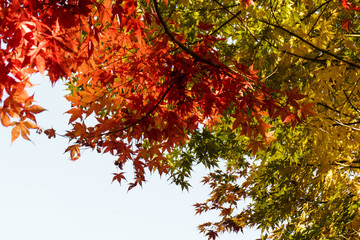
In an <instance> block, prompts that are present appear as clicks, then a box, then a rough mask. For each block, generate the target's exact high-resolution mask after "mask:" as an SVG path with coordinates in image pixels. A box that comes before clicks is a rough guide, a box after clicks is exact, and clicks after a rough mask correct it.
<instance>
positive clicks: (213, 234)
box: [205, 230, 219, 240]
mask: <svg viewBox="0 0 360 240" xmlns="http://www.w3.org/2000/svg"><path fill="white" fill-rule="evenodd" d="M205 236H207V237H208V239H209V240H215V239H216V238H217V237H218V236H219V235H218V233H217V232H215V231H213V230H209V231H207V233H206V234H205Z"/></svg>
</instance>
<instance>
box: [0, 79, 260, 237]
mask: <svg viewBox="0 0 360 240" xmlns="http://www.w3.org/2000/svg"><path fill="white" fill-rule="evenodd" d="M34 81H35V82H37V83H40V84H39V85H38V86H36V87H34V91H35V99H36V100H37V101H38V104H39V105H41V106H42V107H44V108H46V109H48V111H46V112H43V113H41V114H38V117H37V119H38V123H39V125H40V126H41V127H43V128H44V129H46V128H51V127H54V128H55V129H56V130H58V131H59V133H64V130H65V129H66V127H67V126H66V125H67V122H68V118H67V116H66V115H64V114H63V113H64V112H65V111H66V110H68V107H69V104H68V103H67V102H66V100H65V98H63V96H64V95H65V92H64V90H62V88H63V87H62V85H61V84H57V85H56V86H55V88H51V85H50V83H49V81H48V80H45V81H44V80H43V79H42V78H41V77H40V76H37V77H34ZM30 138H31V139H32V142H29V141H26V140H23V139H20V138H19V139H18V140H16V141H15V142H14V143H13V144H12V145H11V146H10V139H11V134H10V129H6V128H4V127H2V126H0V150H1V151H0V154H1V155H0V191H1V195H0V239H4V240H25V239H26V240H82V239H84V240H99V239H105V240H107V239H109V240H110V239H111V240H113V239H126V240H145V239H154V240H155V239H156V240H168V239H172V240H185V239H186V240H205V239H206V238H205V237H203V235H200V234H199V233H198V230H197V228H196V227H197V225H198V224H200V223H202V222H205V221H211V220H214V219H215V215H211V214H206V215H204V216H195V214H194V213H195V212H194V208H193V206H192V205H193V204H194V203H196V202H201V201H204V200H205V199H206V197H207V193H208V190H209V189H207V188H205V187H203V186H202V185H201V184H199V181H200V180H201V178H200V177H199V176H198V175H199V174H198V175H196V173H195V174H194V178H193V180H192V183H193V186H194V187H193V188H192V189H191V190H190V192H189V193H188V192H182V191H181V189H180V188H179V187H177V186H175V185H170V184H169V182H167V181H166V178H162V179H160V178H159V177H158V176H150V177H148V180H149V182H148V183H147V184H145V186H144V187H143V188H136V189H134V190H132V191H130V192H127V191H126V190H127V186H126V185H124V186H119V184H117V183H111V179H112V173H113V172H115V171H116V168H115V166H114V165H113V160H114V158H113V157H111V156H110V155H101V154H98V153H96V152H91V151H90V150H87V151H85V152H83V156H82V157H81V158H80V159H79V160H78V161H76V162H72V161H70V160H69V156H68V154H63V153H64V150H65V148H66V146H67V140H66V139H62V138H60V137H57V138H56V139H55V140H54V139H52V140H48V139H47V137H46V136H45V135H38V134H36V133H35V132H32V134H31V136H30ZM198 171H201V170H198ZM258 235H259V234H258V232H257V233H254V231H245V234H242V233H239V234H237V235H236V234H224V235H220V238H219V239H220V240H234V239H246V240H252V239H256V237H258Z"/></svg>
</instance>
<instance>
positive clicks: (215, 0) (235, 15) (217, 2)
mask: <svg viewBox="0 0 360 240" xmlns="http://www.w3.org/2000/svg"><path fill="white" fill-rule="evenodd" d="M213 1H214V2H215V3H216V4H218V5H219V6H221V7H222V8H223V9H224V10H225V11H227V12H228V13H230V14H231V15H233V17H235V18H236V19H238V20H239V21H240V22H241V23H242V24H243V25H244V27H245V28H246V30H248V32H249V33H250V35H251V36H252V37H253V38H254V39H255V40H256V41H257V40H258V39H257V38H256V37H255V35H254V34H253V33H252V32H251V30H250V29H249V28H248V26H247V25H246V24H245V23H244V21H243V20H242V19H241V18H239V17H238V16H237V14H234V13H233V12H231V11H230V10H229V9H228V8H227V7H226V6H224V5H223V4H221V3H220V2H219V1H217V0H213Z"/></svg>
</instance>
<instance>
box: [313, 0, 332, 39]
mask: <svg viewBox="0 0 360 240" xmlns="http://www.w3.org/2000/svg"><path fill="white" fill-rule="evenodd" d="M329 3H330V1H329V2H328V3H327V4H326V7H325V8H324V9H323V10H322V11H321V13H320V14H319V16H318V17H317V19H316V21H315V23H314V24H313V26H312V27H311V29H310V30H309V32H308V35H310V33H311V32H312V31H313V30H314V28H315V26H316V24H317V23H318V21H319V19H320V18H321V16H322V15H323V13H324V12H325V10H326V8H327V7H328V6H329Z"/></svg>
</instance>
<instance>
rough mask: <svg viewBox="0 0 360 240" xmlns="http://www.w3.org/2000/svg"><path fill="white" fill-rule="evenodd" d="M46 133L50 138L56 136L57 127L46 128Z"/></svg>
mask: <svg viewBox="0 0 360 240" xmlns="http://www.w3.org/2000/svg"><path fill="white" fill-rule="evenodd" d="M44 133H45V134H46V135H47V136H48V138H49V139H50V138H55V137H56V133H55V129H53V128H50V129H46V130H45V131H44Z"/></svg>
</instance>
